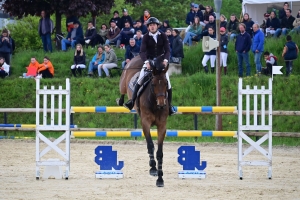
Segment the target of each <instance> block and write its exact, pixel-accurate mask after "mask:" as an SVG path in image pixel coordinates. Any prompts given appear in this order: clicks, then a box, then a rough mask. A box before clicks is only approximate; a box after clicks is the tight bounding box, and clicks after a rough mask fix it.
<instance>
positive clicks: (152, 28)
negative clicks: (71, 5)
mask: <svg viewBox="0 0 300 200" xmlns="http://www.w3.org/2000/svg"><path fill="white" fill-rule="evenodd" d="M149 31H150V32H151V33H155V32H156V31H157V24H154V23H153V24H149Z"/></svg>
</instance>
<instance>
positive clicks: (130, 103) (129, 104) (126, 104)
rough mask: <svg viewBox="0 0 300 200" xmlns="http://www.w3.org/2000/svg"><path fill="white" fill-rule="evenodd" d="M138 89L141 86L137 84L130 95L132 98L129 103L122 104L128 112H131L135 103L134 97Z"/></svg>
mask: <svg viewBox="0 0 300 200" xmlns="http://www.w3.org/2000/svg"><path fill="white" fill-rule="evenodd" d="M140 87H141V86H140V85H139V84H138V83H137V84H135V86H134V90H133V93H132V98H131V99H130V100H129V101H127V102H126V103H124V107H125V108H128V109H129V110H132V108H133V106H134V102H135V100H136V97H137V93H138V91H139V89H140Z"/></svg>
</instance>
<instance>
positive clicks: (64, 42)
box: [61, 38, 76, 51]
mask: <svg viewBox="0 0 300 200" xmlns="http://www.w3.org/2000/svg"><path fill="white" fill-rule="evenodd" d="M67 44H68V45H71V47H72V48H73V49H75V45H76V40H72V41H69V40H67V39H65V38H64V39H62V41H61V50H63V51H66V50H67Z"/></svg>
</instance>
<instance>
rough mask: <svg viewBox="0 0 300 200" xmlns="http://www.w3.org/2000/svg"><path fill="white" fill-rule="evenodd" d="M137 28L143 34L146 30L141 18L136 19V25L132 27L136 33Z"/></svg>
mask: <svg viewBox="0 0 300 200" xmlns="http://www.w3.org/2000/svg"><path fill="white" fill-rule="evenodd" d="M138 30H140V31H142V34H143V35H144V34H146V33H147V32H148V29H147V27H146V26H145V25H144V24H143V23H142V22H141V20H136V27H135V28H134V32H135V33H136V32H137V31H138Z"/></svg>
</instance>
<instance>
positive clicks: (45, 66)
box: [38, 56, 54, 78]
mask: <svg viewBox="0 0 300 200" xmlns="http://www.w3.org/2000/svg"><path fill="white" fill-rule="evenodd" d="M38 66H39V68H38V74H41V75H42V77H43V78H53V76H54V67H53V65H52V63H51V61H50V59H49V58H48V57H47V56H45V57H44V62H43V63H42V64H39V65H38Z"/></svg>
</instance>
